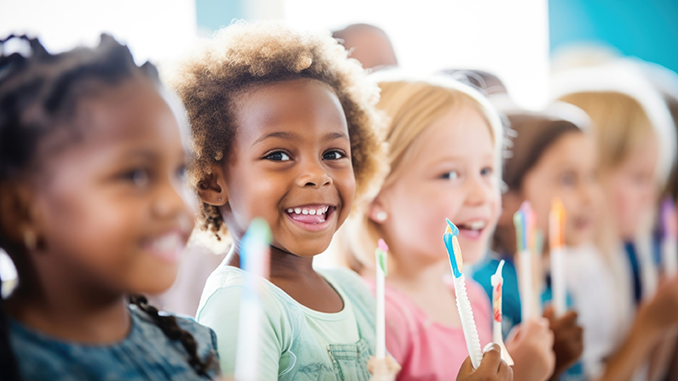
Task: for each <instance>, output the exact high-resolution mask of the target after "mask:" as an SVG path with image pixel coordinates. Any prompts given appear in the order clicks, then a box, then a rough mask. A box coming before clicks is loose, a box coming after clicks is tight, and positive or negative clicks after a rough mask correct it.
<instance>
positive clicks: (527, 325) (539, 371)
mask: <svg viewBox="0 0 678 381" xmlns="http://www.w3.org/2000/svg"><path fill="white" fill-rule="evenodd" d="M506 348H508V351H509V353H510V354H511V357H512V358H513V361H514V363H515V364H514V365H513V373H514V374H515V377H516V380H520V381H544V380H547V379H548V378H549V377H551V375H552V374H553V369H554V366H555V363H556V356H555V354H554V353H553V332H551V330H550V329H549V325H548V320H546V319H544V318H538V319H530V320H528V321H526V322H523V323H522V324H520V325H519V326H517V327H516V328H514V330H513V331H512V333H511V337H509V338H508V340H507V341H506Z"/></svg>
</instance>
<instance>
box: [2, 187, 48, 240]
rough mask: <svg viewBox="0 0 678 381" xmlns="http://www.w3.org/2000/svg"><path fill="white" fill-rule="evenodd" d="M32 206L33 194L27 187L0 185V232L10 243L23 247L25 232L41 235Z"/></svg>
mask: <svg viewBox="0 0 678 381" xmlns="http://www.w3.org/2000/svg"><path fill="white" fill-rule="evenodd" d="M33 205H34V202H33V192H32V190H31V189H30V188H29V187H27V186H21V185H19V184H16V183H8V182H5V183H1V184H0V230H1V231H2V232H3V234H4V235H5V237H6V239H8V240H9V241H10V242H13V243H14V244H20V245H21V246H23V242H24V234H25V232H26V231H31V232H32V233H33V234H34V235H38V236H39V235H40V234H41V232H39V231H38V230H39V226H38V224H37V222H36V220H37V218H35V217H36V216H35V210H33V208H32V206H33Z"/></svg>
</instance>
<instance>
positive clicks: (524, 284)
mask: <svg viewBox="0 0 678 381" xmlns="http://www.w3.org/2000/svg"><path fill="white" fill-rule="evenodd" d="M513 224H514V225H515V228H516V238H517V240H516V242H517V245H518V266H519V272H518V278H519V284H518V287H519V291H520V307H521V316H522V321H527V320H528V319H529V318H531V317H533V316H534V313H535V311H533V310H534V308H533V303H534V301H533V295H532V293H533V291H532V256H531V254H530V243H531V242H530V239H531V238H532V232H533V228H534V214H533V213H532V208H531V207H530V202H529V201H525V202H523V204H522V205H521V206H520V209H519V210H518V211H517V212H516V213H515V214H514V215H513Z"/></svg>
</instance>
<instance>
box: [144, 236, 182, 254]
mask: <svg viewBox="0 0 678 381" xmlns="http://www.w3.org/2000/svg"><path fill="white" fill-rule="evenodd" d="M151 245H152V247H153V249H155V250H158V251H172V250H176V249H177V248H179V247H181V246H182V242H181V238H180V237H179V235H177V234H171V235H167V236H164V237H162V238H159V239H156V240H154V241H153V242H152V244H151Z"/></svg>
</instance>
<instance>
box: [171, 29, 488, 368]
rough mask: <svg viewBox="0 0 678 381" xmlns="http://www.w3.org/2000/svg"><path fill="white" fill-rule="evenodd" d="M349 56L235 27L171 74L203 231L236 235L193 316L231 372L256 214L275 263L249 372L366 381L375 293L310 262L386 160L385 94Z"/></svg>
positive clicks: (284, 32) (296, 37)
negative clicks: (244, 253)
mask: <svg viewBox="0 0 678 381" xmlns="http://www.w3.org/2000/svg"><path fill="white" fill-rule="evenodd" d="M346 54H347V53H346V51H345V50H344V49H343V48H342V47H341V46H340V45H338V43H337V42H336V40H334V39H332V37H331V36H330V35H329V33H328V34H317V33H311V32H300V31H296V30H293V29H291V28H289V27H286V26H284V25H281V24H275V23H258V24H244V23H238V24H234V25H231V26H229V27H227V28H225V29H224V30H222V31H221V32H220V34H219V35H218V36H217V37H216V38H215V39H214V40H212V41H211V42H210V43H208V44H207V46H206V47H204V48H203V49H202V50H201V51H200V53H199V54H197V55H196V56H195V57H193V58H192V59H190V60H188V61H186V62H185V63H184V64H183V65H182V66H181V67H180V68H179V69H178V71H177V73H176V74H177V75H176V80H175V87H176V88H177V89H178V91H179V94H180V96H181V97H182V99H183V100H184V102H185V104H186V106H187V110H188V115H189V118H190V121H191V126H192V134H193V142H194V145H195V148H196V153H197V155H198V160H197V165H196V166H195V167H193V168H192V170H191V179H192V181H193V185H194V186H195V187H196V189H197V191H198V194H199V196H200V199H201V200H202V219H201V225H202V226H203V228H205V229H209V230H211V231H213V232H215V233H216V234H219V236H220V237H223V234H224V232H225V231H226V230H228V232H229V233H230V234H231V235H232V237H233V247H232V249H231V252H230V253H229V255H228V256H227V258H226V260H225V262H224V263H223V264H222V265H221V266H220V267H219V268H217V270H215V272H214V273H212V275H211V276H210V278H209V279H208V281H207V284H206V286H205V290H204V292H203V297H202V299H201V302H200V307H199V309H198V313H197V318H198V321H200V322H201V323H204V324H206V325H208V326H210V327H212V328H213V329H214V330H215V331H216V332H217V336H218V337H219V349H220V352H221V364H222V367H223V369H224V372H225V373H227V374H230V373H233V372H234V370H235V369H234V368H235V358H236V349H237V348H236V344H237V342H238V337H237V336H238V335H237V333H238V324H239V321H238V318H239V311H238V308H239V305H240V293H241V289H242V284H243V272H242V270H240V269H239V268H238V266H239V263H240V259H239V251H240V248H239V242H240V239H241V238H242V236H243V233H244V232H245V229H246V228H247V226H248V225H249V224H250V221H252V219H253V218H255V217H260V218H263V219H264V220H266V221H267V223H268V224H269V225H270V227H271V231H272V243H271V268H270V282H269V281H267V280H263V279H262V280H261V284H262V303H263V305H264V315H265V318H264V319H263V320H264V321H263V322H262V324H261V326H260V327H259V329H260V331H261V333H260V334H261V336H262V337H263V338H262V340H261V344H260V347H261V352H260V353H259V364H260V365H259V367H258V374H256V375H254V376H253V378H255V379H258V380H274V379H279V380H318V379H321V380H335V379H336V380H367V379H369V378H370V374H369V372H368V370H367V362H368V358H369V357H370V356H371V355H373V348H374V346H375V338H374V337H375V328H374V320H375V314H374V299H373V298H372V296H371V295H370V292H369V290H368V289H367V288H366V287H365V285H364V284H363V283H362V281H361V280H360V278H359V277H358V276H357V275H355V274H353V273H352V272H350V271H348V270H341V269H338V270H327V271H318V272H316V271H315V270H314V269H313V267H312V260H313V257H314V256H315V255H317V254H320V253H322V252H323V251H324V250H325V249H326V248H327V247H328V245H329V244H330V241H331V240H332V237H333V236H334V233H335V232H336V230H337V229H338V228H339V226H341V224H342V223H343V222H344V220H345V219H346V217H347V216H348V214H349V212H350V210H351V207H352V205H353V203H354V202H353V200H354V198H355V197H356V195H357V196H358V197H360V196H361V195H362V194H364V193H365V192H366V191H367V190H368V189H369V186H370V184H371V183H372V181H373V179H374V178H375V174H376V173H377V172H378V171H379V170H380V167H381V162H382V160H381V159H382V154H383V149H382V143H381V140H380V137H379V136H378V127H379V118H378V115H377V113H376V110H375V109H374V104H375V102H376V101H377V99H378V96H377V88H376V86H373V85H370V84H369V83H367V82H365V81H364V79H363V71H362V69H361V67H360V65H359V64H358V62H357V61H355V60H348V59H347V58H346ZM493 353H495V352H493ZM485 358H486V359H488V361H487V362H488V364H491V365H486V367H487V368H484V369H483V372H490V371H491V370H488V369H489V368H491V366H492V365H494V366H495V368H494V371H496V369H497V368H496V366H497V364H498V359H497V358H496V355H494V354H493V356H489V355H488V356H486V357H485ZM483 364H485V363H483ZM469 373H471V375H473V374H477V373H478V372H469Z"/></svg>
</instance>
